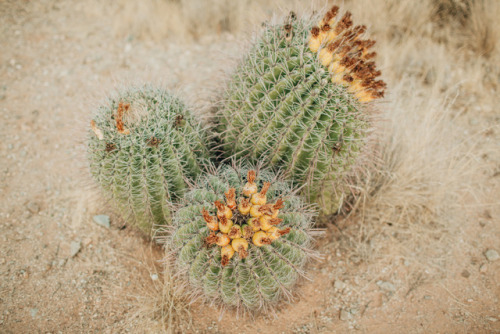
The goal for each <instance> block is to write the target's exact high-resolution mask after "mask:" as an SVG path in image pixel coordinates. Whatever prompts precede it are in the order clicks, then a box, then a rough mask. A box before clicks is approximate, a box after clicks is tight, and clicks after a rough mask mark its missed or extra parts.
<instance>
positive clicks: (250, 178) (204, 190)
mask: <svg viewBox="0 0 500 334" xmlns="http://www.w3.org/2000/svg"><path fill="white" fill-rule="evenodd" d="M313 216H314V212H313V211H311V210H310V209H308V207H307V206H306V204H305V203H304V202H303V201H302V200H301V199H300V198H299V197H297V195H295V194H294V193H293V191H292V188H291V187H290V185H289V184H288V183H287V182H284V181H280V180H279V179H277V177H276V175H275V174H274V173H272V172H269V171H265V170H261V171H260V172H258V173H257V174H256V172H255V171H254V170H251V169H249V168H245V167H244V168H236V167H235V168H233V167H229V166H225V167H223V168H221V169H219V170H217V171H214V172H213V173H212V174H209V175H206V176H204V177H203V178H201V179H200V180H199V182H198V183H197V185H196V186H195V187H194V189H192V190H191V191H189V192H188V193H187V194H186V196H185V200H184V202H183V203H182V204H181V205H180V207H179V208H178V210H177V211H176V213H175V214H174V217H173V232H172V234H171V236H170V237H168V242H167V247H168V248H169V249H170V250H171V251H172V253H173V254H174V256H175V262H176V263H177V266H178V268H179V270H180V272H183V273H185V276H187V279H188V281H189V283H190V284H189V285H190V286H191V287H192V288H193V290H194V291H196V292H198V293H200V294H201V295H203V296H204V297H205V298H206V299H207V301H210V302H222V303H223V304H224V305H228V306H235V307H238V308H239V307H243V308H245V309H251V310H256V309H260V308H267V307H268V306H270V305H272V304H273V303H275V302H277V301H278V300H279V299H280V298H281V297H283V296H285V297H291V296H292V288H293V286H294V285H295V283H296V281H297V279H298V278H299V277H300V276H301V275H303V267H304V265H305V263H306V260H307V258H308V257H309V256H311V255H312V254H313V252H312V251H311V250H310V248H309V247H310V244H311V236H310V233H309V228H310V226H311V224H312V218H313Z"/></svg>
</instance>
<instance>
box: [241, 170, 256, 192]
mask: <svg viewBox="0 0 500 334" xmlns="http://www.w3.org/2000/svg"><path fill="white" fill-rule="evenodd" d="M255 177H256V174H255V171H254V170H249V171H248V174H247V181H248V182H247V183H246V184H245V185H244V186H243V191H242V192H243V195H245V196H246V197H250V196H252V195H253V194H255V193H256V192H257V184H256V183H255Z"/></svg>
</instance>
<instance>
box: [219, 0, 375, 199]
mask: <svg viewBox="0 0 500 334" xmlns="http://www.w3.org/2000/svg"><path fill="white" fill-rule="evenodd" d="M337 12H338V7H333V8H332V9H331V10H330V11H329V12H328V13H327V14H326V15H325V17H324V18H323V19H321V20H320V22H319V26H317V25H316V23H315V22H316V21H315V20H314V19H313V20H311V19H298V18H297V17H296V16H295V14H293V13H292V14H291V15H289V16H288V18H287V19H286V20H285V22H284V23H282V24H275V25H268V26H266V27H265V29H264V31H263V32H262V34H261V35H260V37H259V38H258V39H257V41H256V42H255V44H254V46H253V47H252V48H251V50H250V51H249V53H248V54H247V55H246V56H245V58H244V59H243V60H242V61H241V63H240V64H239V66H238V67H237V69H236V70H235V72H234V74H233V76H232V78H231V80H230V81H229V83H228V85H227V89H226V92H225V97H224V99H223V100H222V101H221V102H220V108H219V110H218V125H217V132H218V140H219V141H220V144H219V147H220V149H221V151H222V155H223V156H225V157H226V158H237V159H246V160H248V161H250V162H251V163H257V162H258V161H260V162H263V163H264V165H266V166H270V167H272V168H274V169H279V170H282V171H283V172H284V173H285V176H286V177H287V178H289V179H291V180H293V181H294V182H295V183H296V184H299V185H303V184H305V185H306V193H307V195H309V198H310V199H311V200H313V201H317V200H318V197H320V196H324V195H325V193H326V194H327V196H331V193H330V192H331V191H332V187H333V186H335V181H336V180H337V179H338V178H339V177H341V176H342V175H343V174H345V171H346V170H347V169H349V167H350V166H352V165H353V163H354V162H355V158H356V157H357V155H358V154H359V152H360V150H361V149H362V147H363V145H364V140H365V139H366V134H367V132H368V131H369V129H370V120H371V117H370V115H369V113H367V112H366V110H367V108H366V103H367V102H369V101H371V100H372V99H374V98H379V97H381V96H383V87H384V83H383V82H382V81H376V80H375V77H376V76H377V75H379V74H380V73H379V72H378V71H377V70H376V68H375V66H374V63H373V62H372V61H370V60H369V59H370V58H373V57H374V55H375V54H374V53H370V52H368V51H369V48H370V47H371V46H372V45H373V42H372V41H370V40H363V39H361V34H363V33H364V31H365V27H363V26H356V27H352V21H351V19H350V17H351V16H350V13H346V14H345V15H344V16H343V17H342V19H340V20H338V22H337V23H336V25H335V20H336V15H337ZM330 27H331V28H330ZM328 188H329V189H328ZM323 206H324V203H323Z"/></svg>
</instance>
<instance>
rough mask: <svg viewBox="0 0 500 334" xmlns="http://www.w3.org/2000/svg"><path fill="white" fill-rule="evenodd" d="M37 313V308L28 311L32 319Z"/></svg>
mask: <svg viewBox="0 0 500 334" xmlns="http://www.w3.org/2000/svg"><path fill="white" fill-rule="evenodd" d="M37 313H38V309H37V308H32V309H30V314H31V317H32V318H33V319H34V318H35V317H36V314H37Z"/></svg>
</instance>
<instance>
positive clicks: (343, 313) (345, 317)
mask: <svg viewBox="0 0 500 334" xmlns="http://www.w3.org/2000/svg"><path fill="white" fill-rule="evenodd" d="M340 320H342V321H346V320H349V312H347V311H346V310H344V309H342V310H340Z"/></svg>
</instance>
